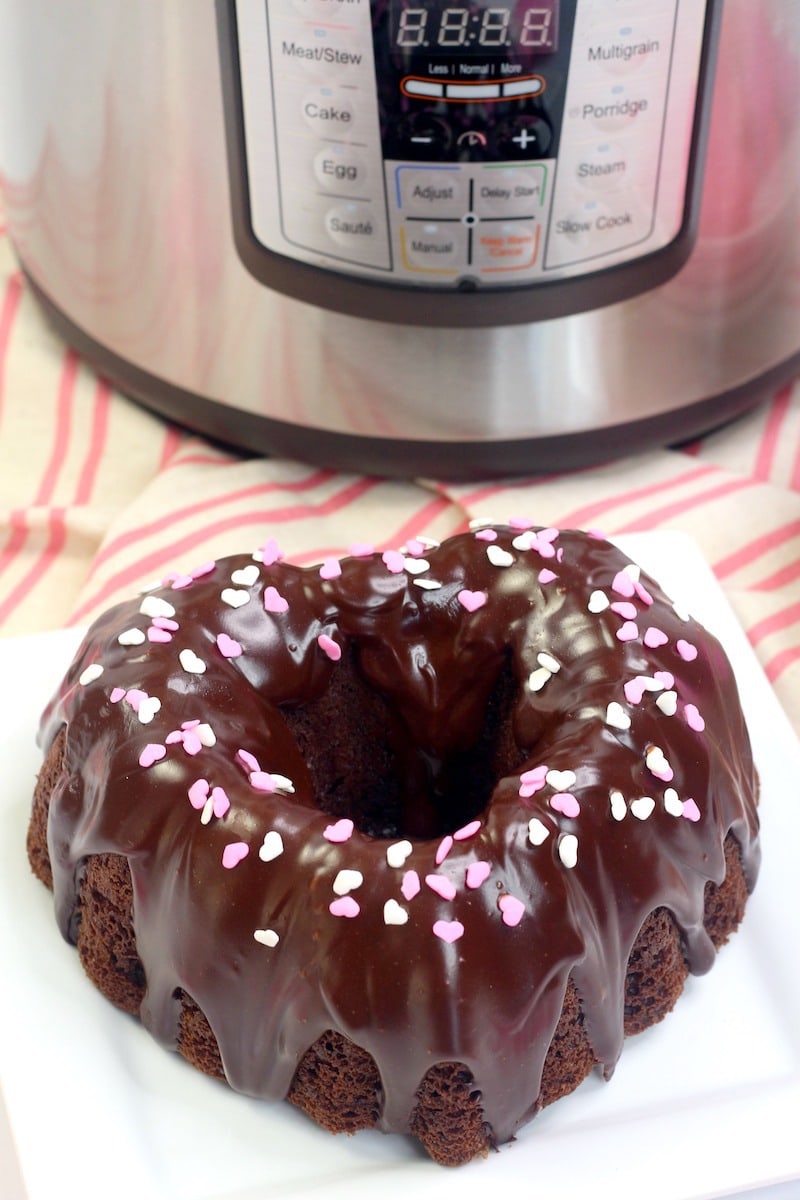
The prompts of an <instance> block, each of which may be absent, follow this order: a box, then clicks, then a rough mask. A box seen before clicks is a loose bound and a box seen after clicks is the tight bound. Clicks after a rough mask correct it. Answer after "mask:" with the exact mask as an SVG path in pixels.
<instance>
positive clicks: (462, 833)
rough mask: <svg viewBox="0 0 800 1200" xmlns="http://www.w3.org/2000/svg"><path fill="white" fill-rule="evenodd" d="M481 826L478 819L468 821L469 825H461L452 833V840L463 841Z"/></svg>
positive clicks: (473, 834)
mask: <svg viewBox="0 0 800 1200" xmlns="http://www.w3.org/2000/svg"><path fill="white" fill-rule="evenodd" d="M480 827H481V823H480V821H470V823H469V825H462V826H461V828H460V829H457V830H456V831H455V833H454V834H453V840H454V841H456V842H465V841H466V840H467V838H471V837H474V836H475V834H476V833H477V832H478V830H479V829H480Z"/></svg>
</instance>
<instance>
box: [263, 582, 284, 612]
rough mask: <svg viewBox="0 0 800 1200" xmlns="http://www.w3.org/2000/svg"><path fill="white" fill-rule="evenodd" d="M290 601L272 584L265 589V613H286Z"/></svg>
mask: <svg viewBox="0 0 800 1200" xmlns="http://www.w3.org/2000/svg"><path fill="white" fill-rule="evenodd" d="M288 607H289V601H288V600H287V599H285V597H283V596H282V595H281V594H280V592H279V591H278V589H277V588H276V587H273V586H272V584H270V585H269V587H265V588H264V611H265V612H270V613H285V612H286V610H287V609H288Z"/></svg>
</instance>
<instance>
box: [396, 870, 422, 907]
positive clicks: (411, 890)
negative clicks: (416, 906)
mask: <svg viewBox="0 0 800 1200" xmlns="http://www.w3.org/2000/svg"><path fill="white" fill-rule="evenodd" d="M421 890H422V884H421V883H420V881H419V875H418V874H417V872H416V871H406V873H405V875H404V876H403V882H402V883H401V884H400V891H401V892H402V893H403V896H404V898H405V899H406V900H413V899H414V897H415V896H418V895H419V893H420V891H421Z"/></svg>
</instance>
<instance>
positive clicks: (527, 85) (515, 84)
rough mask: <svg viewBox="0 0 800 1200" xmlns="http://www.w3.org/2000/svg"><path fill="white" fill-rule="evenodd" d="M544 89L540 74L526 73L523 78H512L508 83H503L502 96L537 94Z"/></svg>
mask: <svg viewBox="0 0 800 1200" xmlns="http://www.w3.org/2000/svg"><path fill="white" fill-rule="evenodd" d="M544 89H545V81H544V80H543V79H542V77H541V75H528V76H527V77H526V78H524V79H513V80H511V81H510V82H509V83H504V84H503V97H504V98H507V97H512V96H513V97H515V98H521V97H522V96H538V95H539V94H540V93H541V92H543V91H544Z"/></svg>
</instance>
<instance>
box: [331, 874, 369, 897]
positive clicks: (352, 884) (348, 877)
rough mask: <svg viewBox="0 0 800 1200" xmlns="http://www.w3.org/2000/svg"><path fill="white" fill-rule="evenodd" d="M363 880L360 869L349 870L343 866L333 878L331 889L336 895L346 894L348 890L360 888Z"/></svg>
mask: <svg viewBox="0 0 800 1200" xmlns="http://www.w3.org/2000/svg"><path fill="white" fill-rule="evenodd" d="M363 882H364V876H363V875H362V874H361V872H360V871H351V870H348V869H347V868H345V869H344V870H342V871H340V872H339V874H338V875H337V876H336V878H335V879H334V881H333V890H334V891H335V892H336V895H337V896H346V895H347V894H348V892H354V891H355V890H356V888H360V887H361V885H362V883H363Z"/></svg>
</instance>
